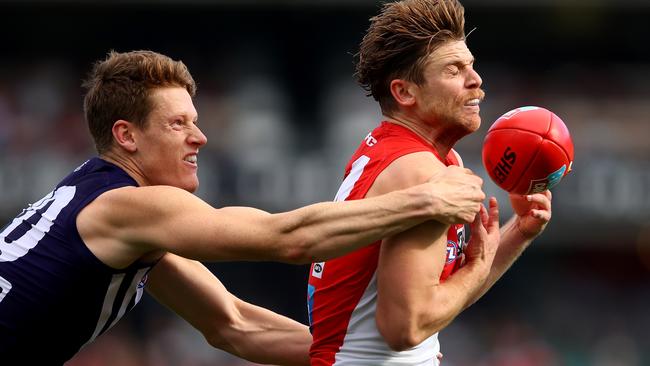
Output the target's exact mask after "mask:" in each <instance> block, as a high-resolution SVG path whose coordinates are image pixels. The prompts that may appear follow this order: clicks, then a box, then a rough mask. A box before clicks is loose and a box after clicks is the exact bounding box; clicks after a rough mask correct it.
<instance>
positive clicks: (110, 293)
mask: <svg viewBox="0 0 650 366" xmlns="http://www.w3.org/2000/svg"><path fill="white" fill-rule="evenodd" d="M125 275H126V273H118V274H116V275H113V278H112V279H111V283H110V285H108V290H107V291H106V296H105V297H104V304H103V305H102V312H101V314H100V315H99V319H98V320H97V326H96V327H95V331H94V332H93V335H92V336H91V337H90V339H89V340H88V342H86V344H88V343H90V342H92V341H94V340H95V338H97V336H98V335H99V332H101V331H102V329H104V326H106V322H108V319H110V317H111V314H112V311H111V310H113V303H115V298H116V297H117V291H119V289H120V286H121V285H122V281H124V276H125ZM84 346H85V345H84Z"/></svg>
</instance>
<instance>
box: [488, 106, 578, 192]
mask: <svg viewBox="0 0 650 366" xmlns="http://www.w3.org/2000/svg"><path fill="white" fill-rule="evenodd" d="M572 164H573V141H572V140H571V135H570V134H569V129H568V128H567V127H566V125H565V124H564V122H562V120H561V119H560V117H558V116H557V115H555V113H553V112H551V111H549V110H547V109H544V108H540V107H521V108H517V109H513V110H511V111H510V112H508V113H506V114H504V115H502V116H501V117H499V119H497V120H496V122H494V124H493V125H492V127H490V129H489V130H488V132H487V135H486V136H485V140H484V141H483V165H484V166H485V169H486V170H487V172H488V174H489V175H490V178H491V179H492V180H493V181H494V182H495V183H496V184H497V185H498V186H499V187H501V188H502V189H504V190H506V191H508V192H510V193H516V194H532V193H539V192H543V191H545V190H547V189H550V188H553V187H554V186H555V185H556V184H558V183H559V182H560V180H561V179H562V177H564V176H565V175H566V174H568V173H569V172H570V171H571V165H572Z"/></svg>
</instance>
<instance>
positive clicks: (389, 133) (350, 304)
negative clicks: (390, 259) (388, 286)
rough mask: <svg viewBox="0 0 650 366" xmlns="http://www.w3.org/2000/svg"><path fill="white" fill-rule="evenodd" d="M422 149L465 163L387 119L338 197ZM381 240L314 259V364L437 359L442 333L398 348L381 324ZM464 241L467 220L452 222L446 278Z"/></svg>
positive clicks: (361, 151) (356, 195) (355, 194)
mask: <svg viewBox="0 0 650 366" xmlns="http://www.w3.org/2000/svg"><path fill="white" fill-rule="evenodd" d="M421 151H428V152H431V153H432V154H434V155H435V156H436V157H437V158H438V159H439V160H440V161H442V162H443V163H445V164H446V165H452V164H453V165H459V160H460V159H459V158H458V157H457V155H456V153H455V152H454V151H453V150H452V151H450V153H449V154H448V155H447V156H446V157H445V158H444V159H441V158H440V157H439V156H438V153H437V151H436V150H435V149H434V148H433V146H431V145H430V144H429V143H428V142H427V141H425V140H424V139H422V138H421V137H420V136H418V135H417V134H415V133H414V132H412V131H411V130H409V129H407V128H405V127H402V126H399V125H396V124H393V123H389V122H382V124H381V125H380V126H379V127H377V128H376V129H375V130H373V131H372V132H371V133H369V134H368V135H367V136H366V137H365V139H364V140H363V141H362V142H361V145H360V146H359V148H358V149H357V151H356V152H355V153H354V155H353V156H352V158H351V159H350V161H349V163H348V165H347V167H346V169H345V177H344V180H343V183H342V184H341V187H340V188H339V191H338V193H337V195H336V201H344V200H354V199H360V198H364V197H365V196H366V194H367V192H368V190H369V189H370V187H371V186H372V184H373V183H374V181H375V179H376V178H377V176H378V175H379V174H380V173H381V172H382V171H383V170H384V169H385V168H386V167H388V166H389V165H390V164H391V163H392V162H393V161H394V160H395V159H397V158H399V157H401V156H404V155H407V154H411V153H415V152H421ZM380 245H381V241H377V242H375V243H373V244H371V245H369V246H366V247H364V248H361V249H359V250H357V251H355V252H352V253H350V254H347V255H345V256H343V257H339V258H335V259H332V260H329V261H327V262H320V263H313V264H312V266H311V271H310V276H309V285H308V310H309V323H310V329H311V330H312V335H313V338H314V341H313V344H312V346H311V349H310V358H311V364H312V365H313V366H315V365H318V366H329V365H364V364H365V365H370V364H380V363H381V364H382V365H393V364H395V365H397V364H410V365H419V364H426V365H436V364H437V360H436V357H435V356H436V354H437V352H438V350H439V344H438V340H437V334H435V335H433V336H432V337H430V338H429V339H427V340H426V341H424V342H423V343H422V344H420V345H418V346H416V347H414V348H413V349H411V350H407V351H403V352H395V351H392V350H391V349H390V348H389V347H388V346H387V345H386V344H385V342H384V341H383V338H382V337H381V335H380V334H379V332H378V331H377V329H376V325H375V320H374V313H375V309H376V301H375V300H376V284H375V270H376V268H377V262H378V259H379V249H380ZM463 245H464V226H463V225H452V226H451V227H450V228H449V231H448V233H447V258H446V263H445V266H444V269H443V272H442V274H441V277H440V278H441V280H443V281H444V279H446V278H447V277H448V276H449V275H451V274H452V273H453V272H454V271H456V270H457V269H458V267H459V266H460V260H457V259H458V256H459V254H460V253H461V251H462V248H463ZM432 360H433V361H432Z"/></svg>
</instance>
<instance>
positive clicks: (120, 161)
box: [99, 150, 149, 187]
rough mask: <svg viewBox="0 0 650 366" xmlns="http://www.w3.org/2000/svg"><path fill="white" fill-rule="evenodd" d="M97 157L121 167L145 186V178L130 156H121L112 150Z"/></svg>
mask: <svg viewBox="0 0 650 366" xmlns="http://www.w3.org/2000/svg"><path fill="white" fill-rule="evenodd" d="M99 157H100V158H101V159H103V160H106V161H108V162H109V163H112V164H115V165H117V166H119V167H120V168H122V170H124V171H125V172H126V174H128V175H129V176H130V177H131V178H133V179H134V180H135V181H136V182H137V183H138V185H139V186H140V187H144V186H147V185H149V184H147V179H146V178H145V177H144V175H143V174H142V173H141V172H140V169H138V164H137V163H136V162H135V160H133V159H132V158H131V157H128V156H122V155H121V154H118V153H116V152H114V151H112V150H109V151H106V152H104V153H101V154H99Z"/></svg>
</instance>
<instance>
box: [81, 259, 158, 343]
mask: <svg viewBox="0 0 650 366" xmlns="http://www.w3.org/2000/svg"><path fill="white" fill-rule="evenodd" d="M150 268H151V267H145V268H140V269H139V270H138V272H136V273H135V275H134V276H133V279H132V280H131V283H129V287H128V288H127V290H126V293H125V294H124V296H123V297H122V298H121V299H118V298H117V294H118V292H119V290H120V287H122V282H124V277H125V275H126V273H118V274H115V275H113V278H112V279H111V283H110V284H109V285H108V290H107V291H106V296H105V297H104V304H103V305H102V312H101V314H100V316H99V320H98V321H97V326H96V327H95V331H94V332H93V335H92V336H91V337H90V339H89V340H88V341H87V342H86V344H88V343H90V342H92V341H94V340H95V338H97V337H98V336H99V335H100V333H101V332H102V330H104V331H106V330H109V329H111V328H112V327H113V326H114V325H115V324H116V323H117V322H118V321H119V320H120V319H121V318H122V316H124V314H125V313H126V312H127V310H129V309H128V307H129V303H130V302H131V299H132V298H133V295H135V304H137V303H138V302H139V301H140V299H141V298H142V293H143V291H144V286H139V284H140V282H142V279H143V278H144V276H145V275H146V274H147V272H148V271H149V269H150ZM118 301H119V302H121V304H120V308H119V310H118V312H117V315H116V316H115V317H114V318H113V321H112V322H111V324H110V325H109V326H106V323H108V321H109V319H111V316H112V315H113V311H112V310H113V308H114V305H115V304H116V302H118ZM84 346H85V345H84Z"/></svg>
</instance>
